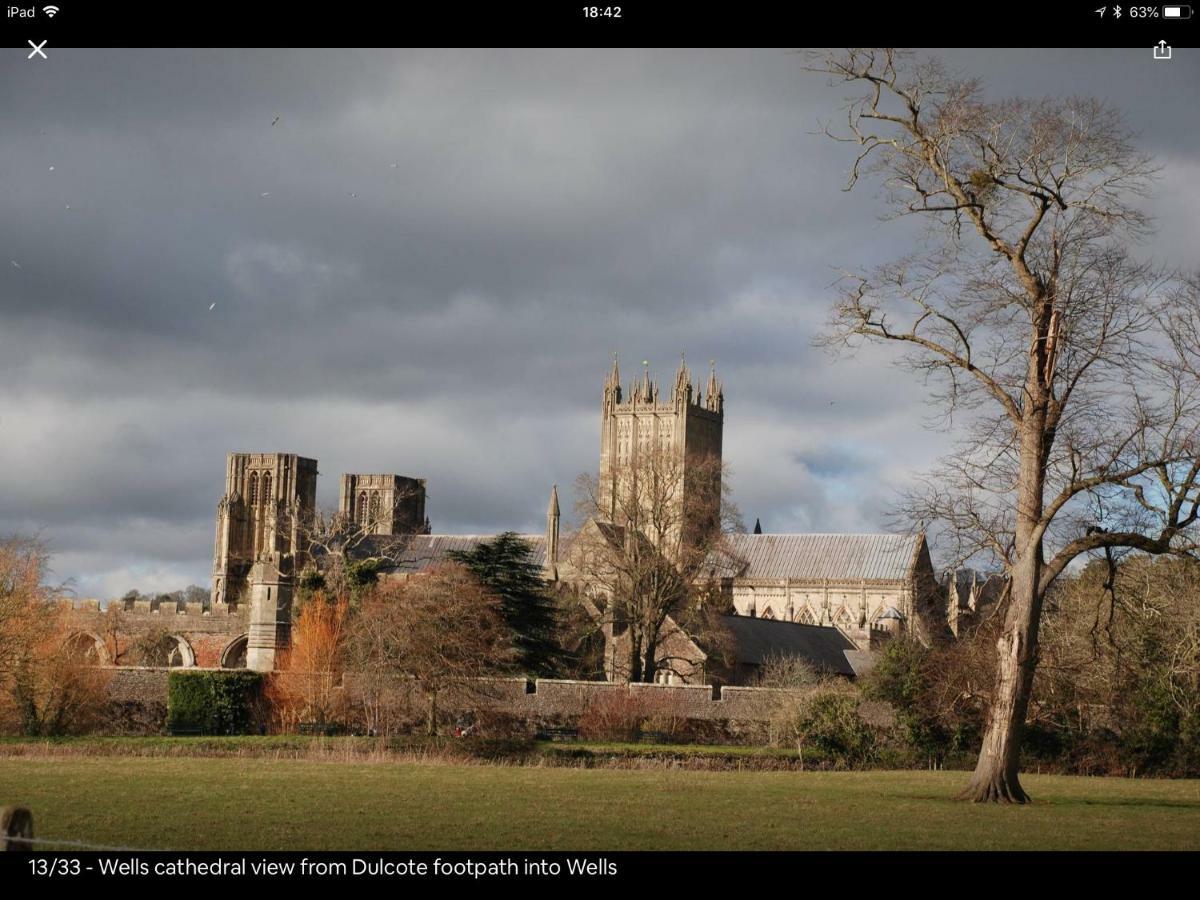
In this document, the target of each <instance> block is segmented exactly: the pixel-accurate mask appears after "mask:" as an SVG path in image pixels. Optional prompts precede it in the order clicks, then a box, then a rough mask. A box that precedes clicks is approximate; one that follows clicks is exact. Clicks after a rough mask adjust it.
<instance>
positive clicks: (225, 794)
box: [0, 756, 1200, 850]
mask: <svg viewBox="0 0 1200 900" xmlns="http://www.w3.org/2000/svg"><path fill="white" fill-rule="evenodd" d="M965 778H966V776H965V774H964V773H962V772H690V771H682V770H672V769H652V770H643V769H634V770H617V769H572V768H552V767H546V768H539V767H531V766H492V765H449V764H443V765H437V764H411V763H409V764H402V763H397V762H321V761H309V760H302V759H267V758H259V759H252V758H246V759H239V758H228V757H227V758H208V759H205V758H172V757H141V758H125V757H112V756H107V757H79V756H44V757H26V758H21V757H10V758H0V804H3V803H22V804H25V805H27V806H29V807H30V808H31V809H32V810H33V813H34V821H35V824H36V829H37V832H36V833H37V834H38V835H39V836H43V837H63V838H71V839H75V840H84V841H91V842H95V843H100V844H109V845H120V846H127V847H133V848H149V849H155V848H161V849H173V850H208V849H213V850H227V849H244V850H267V849H311V850H320V849H362V850H366V849H394V850H406V849H445V850H451V849H472V850H480V849H499V850H521V849H539V850H575V849H578V850H584V849H604V850H619V849H663V850H674V849H678V850H702V849H729V850H785V849H786V850H792V849H796V850H805V849H814V850H817V849H820V850H855V849H930V850H932V849H955V850H957V849H962V850H975V849H1031V850H1038V849H1095V850H1100V849H1192V850H1196V849H1200V781H1154V780H1124V779H1100V778H1072V777H1064V776H1050V775H1044V776H1037V775H1030V776H1027V777H1026V779H1025V782H1026V786H1027V788H1028V789H1029V790H1030V791H1031V793H1032V794H1033V796H1034V798H1035V803H1034V804H1033V806H1031V807H1025V808H1016V807H993V806H973V805H969V804H962V803H957V802H955V801H953V800H951V799H950V798H951V797H952V796H953V794H954V793H955V791H956V790H957V789H958V788H960V787H961V786H962V785H963V783H964V781H965Z"/></svg>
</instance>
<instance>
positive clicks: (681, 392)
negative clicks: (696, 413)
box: [671, 353, 692, 403]
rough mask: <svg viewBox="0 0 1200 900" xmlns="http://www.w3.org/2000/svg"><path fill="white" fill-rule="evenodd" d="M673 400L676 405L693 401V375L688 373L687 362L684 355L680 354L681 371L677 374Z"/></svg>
mask: <svg viewBox="0 0 1200 900" xmlns="http://www.w3.org/2000/svg"><path fill="white" fill-rule="evenodd" d="M671 399H672V400H674V401H675V402H676V403H680V402H681V401H686V402H688V403H690V402H691V400H692V373H691V372H689V371H688V367H687V360H686V359H685V358H684V355H683V354H682V353H680V354H679V371H678V372H676V373H675V390H674V391H673V392H672V396H671Z"/></svg>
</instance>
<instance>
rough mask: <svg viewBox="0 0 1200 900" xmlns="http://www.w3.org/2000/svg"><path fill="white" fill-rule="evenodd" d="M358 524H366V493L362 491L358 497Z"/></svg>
mask: <svg viewBox="0 0 1200 900" xmlns="http://www.w3.org/2000/svg"><path fill="white" fill-rule="evenodd" d="M358 524H359V525H366V524H367V492H366V491H363V492H362V493H360V494H359V495H358Z"/></svg>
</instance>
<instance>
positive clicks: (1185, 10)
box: [1163, 6, 1192, 19]
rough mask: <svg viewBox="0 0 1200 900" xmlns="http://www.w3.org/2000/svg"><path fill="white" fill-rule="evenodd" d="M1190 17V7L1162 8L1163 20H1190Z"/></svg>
mask: <svg viewBox="0 0 1200 900" xmlns="http://www.w3.org/2000/svg"><path fill="white" fill-rule="evenodd" d="M1191 17H1192V8H1191V7H1190V6H1164V7H1163V18H1164V19H1190V18H1191Z"/></svg>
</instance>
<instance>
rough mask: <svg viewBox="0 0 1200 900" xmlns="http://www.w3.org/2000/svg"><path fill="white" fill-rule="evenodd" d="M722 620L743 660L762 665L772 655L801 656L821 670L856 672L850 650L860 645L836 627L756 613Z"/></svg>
mask: <svg viewBox="0 0 1200 900" xmlns="http://www.w3.org/2000/svg"><path fill="white" fill-rule="evenodd" d="M721 621H722V622H723V623H724V624H725V626H726V627H727V628H728V629H729V631H730V633H731V634H732V635H733V644H734V656H735V658H736V659H737V661H738V662H739V663H746V664H749V665H754V666H760V665H762V664H763V662H764V660H766V659H769V658H770V657H771V656H799V657H800V658H802V659H804V660H805V661H807V662H808V663H809V664H810V665H812V666H813V667H814V668H815V669H818V670H822V671H825V672H832V673H835V674H838V675H854V674H855V671H854V667H853V666H851V665H850V660H849V659H847V658H846V651H851V652H855V651H857V649H858V648H857V647H855V646H854V642H853V641H851V640H850V639H849V638H848V637H846V636H845V635H844V634H842V633H841V632H840V631H838V630H837V629H836V628H831V627H827V626H822V625H802V624H800V623H799V622H784V621H781V620H778V619H756V618H754V617H752V616H722V617H721Z"/></svg>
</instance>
